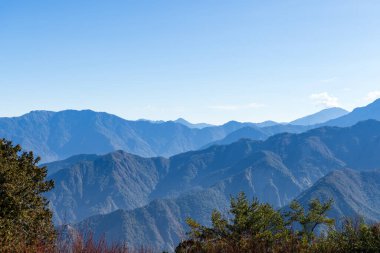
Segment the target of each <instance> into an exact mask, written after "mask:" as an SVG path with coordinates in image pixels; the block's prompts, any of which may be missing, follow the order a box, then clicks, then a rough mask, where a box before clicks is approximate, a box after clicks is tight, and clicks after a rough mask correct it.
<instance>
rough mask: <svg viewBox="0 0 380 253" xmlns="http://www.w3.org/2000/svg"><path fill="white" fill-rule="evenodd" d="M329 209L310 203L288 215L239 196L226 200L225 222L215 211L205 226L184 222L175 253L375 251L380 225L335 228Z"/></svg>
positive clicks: (350, 223)
mask: <svg viewBox="0 0 380 253" xmlns="http://www.w3.org/2000/svg"><path fill="white" fill-rule="evenodd" d="M331 205H332V201H328V202H327V203H321V202H320V201H318V200H312V201H311V202H310V203H309V206H308V208H307V209H306V210H305V209H304V208H303V207H302V206H301V205H300V204H299V203H298V202H296V201H293V202H292V203H291V205H290V207H289V208H288V211H277V210H274V209H273V208H272V207H271V206H270V205H268V204H261V203H259V202H258V201H257V200H254V201H252V202H249V201H248V200H247V199H246V197H245V195H244V194H243V193H241V194H240V195H239V196H238V197H237V198H232V199H231V209H230V213H229V215H228V217H229V218H226V217H224V216H223V215H222V214H221V213H220V212H218V211H214V212H213V214H212V217H211V222H212V225H211V226H210V227H206V226H202V225H200V224H198V223H197V222H196V221H194V220H192V219H188V221H187V223H188V225H189V226H190V228H191V231H190V233H189V239H188V240H186V241H183V242H182V243H181V244H180V245H178V247H177V249H176V252H178V253H185V252H188V253H191V252H194V253H195V252H200V253H201V252H225V253H229V252H231V253H232V252H235V253H239V252H251V253H256V252H257V253H264V252H271V253H277V252H278V253H280V252H284V253H285V252H292V253H297V252H300V253H301V252H304V253H308V252H310V253H312V252H328V253H329V252H331V253H333V252H334V253H335V252H336V253H340V252H342V253H345V252H380V224H373V225H367V224H365V223H364V222H363V221H362V220H360V219H357V220H351V219H346V220H344V221H343V222H342V224H341V225H340V228H335V226H334V224H335V222H334V220H332V219H329V218H328V217H326V212H327V211H328V210H329V209H330V207H331ZM317 229H322V230H323V231H321V230H317ZM317 231H319V233H317Z"/></svg>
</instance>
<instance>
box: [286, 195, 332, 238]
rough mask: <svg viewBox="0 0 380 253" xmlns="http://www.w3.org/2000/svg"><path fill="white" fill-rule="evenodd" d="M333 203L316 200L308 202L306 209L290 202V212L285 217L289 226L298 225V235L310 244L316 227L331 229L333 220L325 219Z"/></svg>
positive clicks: (297, 203) (294, 202) (295, 202)
mask: <svg viewBox="0 0 380 253" xmlns="http://www.w3.org/2000/svg"><path fill="white" fill-rule="evenodd" d="M332 204H333V201H332V200H331V199H330V200H328V201H327V202H326V203H321V202H320V201H319V200H318V199H313V200H311V201H310V202H309V205H308V209H307V210H305V208H304V207H303V206H302V205H301V204H300V203H299V202H297V201H292V202H291V204H290V211H288V212H286V214H285V217H287V218H288V221H289V225H292V224H300V225H301V231H300V234H301V235H302V236H303V237H305V238H306V239H307V241H308V242H310V241H311V240H312V239H313V237H314V230H315V229H316V228H317V226H318V225H327V226H329V227H331V226H332V225H333V224H334V219H330V218H328V217H327V211H328V210H330V208H331V206H332Z"/></svg>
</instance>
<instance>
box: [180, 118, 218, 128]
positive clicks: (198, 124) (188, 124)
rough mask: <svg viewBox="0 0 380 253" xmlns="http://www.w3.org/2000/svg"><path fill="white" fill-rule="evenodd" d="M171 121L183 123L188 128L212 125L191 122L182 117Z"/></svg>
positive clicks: (209, 125)
mask: <svg viewBox="0 0 380 253" xmlns="http://www.w3.org/2000/svg"><path fill="white" fill-rule="evenodd" d="M173 122H175V123H178V124H181V125H184V126H187V127H188V128H198V129H201V128H205V127H211V126H213V125H211V124H207V123H191V122H189V121H187V120H185V119H184V118H178V119H176V120H174V121H173Z"/></svg>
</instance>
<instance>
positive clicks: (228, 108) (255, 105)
mask: <svg viewBox="0 0 380 253" xmlns="http://www.w3.org/2000/svg"><path fill="white" fill-rule="evenodd" d="M264 106H265V105H263V104H258V103H250V104H245V105H241V104H240V105H237V104H234V105H232V104H231V105H212V106H209V108H211V109H215V110H222V111H237V110H243V109H256V108H261V107H264Z"/></svg>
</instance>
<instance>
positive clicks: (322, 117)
mask: <svg viewBox="0 0 380 253" xmlns="http://www.w3.org/2000/svg"><path fill="white" fill-rule="evenodd" d="M346 114H348V111H346V110H344V109H342V108H339V107H331V108H327V109H323V110H321V111H319V112H316V113H314V114H311V115H308V116H305V117H302V118H300V119H296V120H294V121H292V122H290V124H292V125H301V126H310V125H316V124H321V123H324V122H327V121H329V120H332V119H336V118H339V117H342V116H344V115H346Z"/></svg>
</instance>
